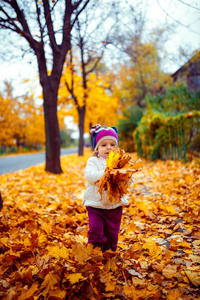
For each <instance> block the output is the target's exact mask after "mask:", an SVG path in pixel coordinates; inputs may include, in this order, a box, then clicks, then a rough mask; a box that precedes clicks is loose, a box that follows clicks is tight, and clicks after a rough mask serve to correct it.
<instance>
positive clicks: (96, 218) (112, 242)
mask: <svg viewBox="0 0 200 300" xmlns="http://www.w3.org/2000/svg"><path fill="white" fill-rule="evenodd" d="M86 209H87V212H88V217H89V227H90V229H89V231H88V243H92V244H93V245H94V246H95V247H100V248H101V250H102V251H103V252H104V251H106V250H108V249H111V250H112V251H115V250H116V249H117V242H118V234H119V230H120V225H121V218H122V206H119V207H117V208H115V209H101V208H94V207H90V206H87V207H86Z"/></svg>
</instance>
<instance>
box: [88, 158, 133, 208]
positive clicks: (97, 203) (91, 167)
mask: <svg viewBox="0 0 200 300" xmlns="http://www.w3.org/2000/svg"><path fill="white" fill-rule="evenodd" d="M105 168H106V159H105V158H103V157H96V156H92V157H90V158H89V159H88V161H87V165H86V168H85V177H86V179H87V186H86V190H85V192H84V196H83V205H85V206H92V207H96V208H105V209H113V208H116V207H118V206H121V205H128V204H129V202H128V201H127V199H126V198H125V197H122V198H121V202H120V203H115V204H113V203H111V202H110V201H109V200H108V199H107V192H106V191H104V190H103V192H102V195H101V194H100V193H99V192H98V189H99V187H98V186H97V185H95V184H94V183H95V181H97V180H98V179H100V178H101V176H102V175H103V174H104V170H105Z"/></svg>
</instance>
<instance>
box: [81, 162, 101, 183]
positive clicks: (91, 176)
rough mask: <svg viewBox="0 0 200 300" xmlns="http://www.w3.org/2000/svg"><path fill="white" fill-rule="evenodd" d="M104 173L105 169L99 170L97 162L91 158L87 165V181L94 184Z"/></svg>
mask: <svg viewBox="0 0 200 300" xmlns="http://www.w3.org/2000/svg"><path fill="white" fill-rule="evenodd" d="M103 174H104V170H101V171H98V168H97V166H96V165H95V163H94V162H93V161H92V160H90V159H89V160H88V162H87V165H86V167H85V177H86V179H87V181H89V182H90V183H91V184H94V183H95V181H97V180H98V179H100V178H101V176H102V175H103Z"/></svg>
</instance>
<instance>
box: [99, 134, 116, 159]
mask: <svg viewBox="0 0 200 300" xmlns="http://www.w3.org/2000/svg"><path fill="white" fill-rule="evenodd" d="M115 146H117V144H116V143H115V141H113V140H110V139H106V140H104V141H103V142H101V143H100V144H99V147H98V152H99V154H100V155H101V156H104V157H106V158H107V157H108V155H109V153H110V151H112V150H113V148H114V147H115Z"/></svg>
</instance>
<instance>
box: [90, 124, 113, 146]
mask: <svg viewBox="0 0 200 300" xmlns="http://www.w3.org/2000/svg"><path fill="white" fill-rule="evenodd" d="M90 133H92V136H93V138H94V139H93V146H94V150H97V148H98V146H99V144H100V143H101V142H103V140H107V139H110V140H113V141H115V143H116V144H117V145H118V135H117V128H116V127H101V125H99V124H97V125H95V126H94V127H92V128H91V130H90Z"/></svg>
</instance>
